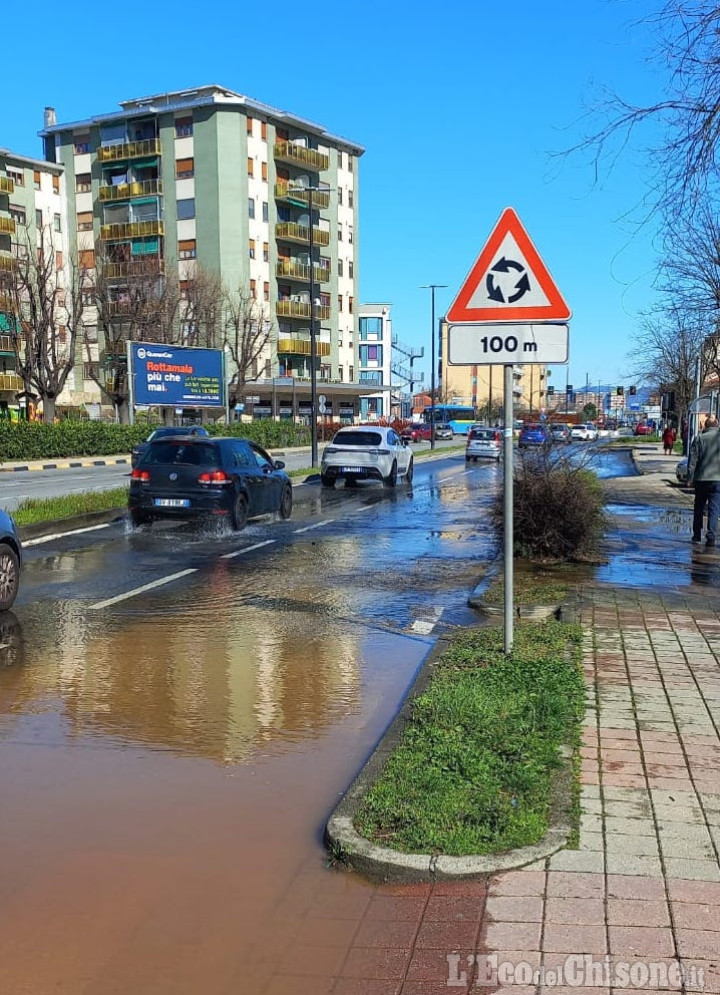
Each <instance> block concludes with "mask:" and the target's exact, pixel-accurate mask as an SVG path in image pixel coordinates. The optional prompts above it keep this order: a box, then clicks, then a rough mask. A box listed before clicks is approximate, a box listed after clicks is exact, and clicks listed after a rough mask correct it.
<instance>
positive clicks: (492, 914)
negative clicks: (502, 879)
mask: <svg viewBox="0 0 720 995" xmlns="http://www.w3.org/2000/svg"><path fill="white" fill-rule="evenodd" d="M485 915H486V917H487V918H488V919H490V920H492V921H494V922H542V918H543V900H542V898H517V897H516V898H500V897H498V898H496V897H494V896H493V897H491V898H489V899H488V901H487V905H486V906H485Z"/></svg>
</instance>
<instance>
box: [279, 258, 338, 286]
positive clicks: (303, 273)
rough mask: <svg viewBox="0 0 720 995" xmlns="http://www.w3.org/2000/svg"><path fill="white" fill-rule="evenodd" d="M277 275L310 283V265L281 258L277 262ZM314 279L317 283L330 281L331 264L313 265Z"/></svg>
mask: <svg viewBox="0 0 720 995" xmlns="http://www.w3.org/2000/svg"><path fill="white" fill-rule="evenodd" d="M276 274H277V276H285V277H288V278H289V279H291V280H299V281H300V282H302V283H310V266H309V265H308V264H307V263H296V262H293V261H292V260H290V259H281V260H280V261H279V262H278V264H277V269H276ZM313 279H314V280H315V282H316V283H328V281H329V280H330V267H329V266H313Z"/></svg>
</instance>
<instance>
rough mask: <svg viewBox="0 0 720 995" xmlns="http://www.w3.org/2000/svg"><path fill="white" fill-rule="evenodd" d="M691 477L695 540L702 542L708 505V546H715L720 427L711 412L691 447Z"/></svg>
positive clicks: (719, 503)
mask: <svg viewBox="0 0 720 995" xmlns="http://www.w3.org/2000/svg"><path fill="white" fill-rule="evenodd" d="M688 480H689V482H690V483H691V484H693V485H694V487H695V504H694V508H693V532H692V541H693V542H702V530H703V520H704V517H705V509H706V508H707V530H706V533H705V541H706V545H707V546H714V545H715V538H716V534H717V525H718V512H720V428H718V420H717V418H716V417H715V416H714V415H710V417H709V418H707V419H706V421H705V427H704V428H703V431H702V432H701V434H700V435H698V436H697V437H696V438H695V439H694V440H693V444H692V446H691V447H690V461H689V464H688Z"/></svg>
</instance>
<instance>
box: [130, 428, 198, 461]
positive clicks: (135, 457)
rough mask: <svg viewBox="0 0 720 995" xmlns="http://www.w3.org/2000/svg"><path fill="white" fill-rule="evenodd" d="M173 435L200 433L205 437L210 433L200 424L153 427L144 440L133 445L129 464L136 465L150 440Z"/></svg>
mask: <svg viewBox="0 0 720 995" xmlns="http://www.w3.org/2000/svg"><path fill="white" fill-rule="evenodd" d="M173 435H202V436H204V437H205V438H207V437H208V436H209V435H210V433H209V432H208V430H207V429H206V428H203V427H202V425H192V426H191V427H190V428H187V427H185V428H175V427H173V426H172V425H168V426H166V427H162V428H154V429H153V430H152V432H151V433H150V435H149V436H148V437H147V439H146V440H145V441H144V442H140V443H139V444H138V445H137V446H133V450H132V452H131V453H130V466H137V465H138V463H139V462H140V460H141V459H142V458H143V456H144V455H145V453H146V452H147V447H148V446H149V445H150V443H151V442H155V440H156V439H167V438H169V437H170V436H173Z"/></svg>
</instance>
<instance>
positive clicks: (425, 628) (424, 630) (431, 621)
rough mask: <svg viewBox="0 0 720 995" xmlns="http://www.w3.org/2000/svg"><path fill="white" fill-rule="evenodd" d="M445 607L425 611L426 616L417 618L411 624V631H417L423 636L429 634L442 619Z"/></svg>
mask: <svg viewBox="0 0 720 995" xmlns="http://www.w3.org/2000/svg"><path fill="white" fill-rule="evenodd" d="M444 611H445V609H444V608H438V607H434V608H428V609H426V610H425V611H424V612H423V615H424V618H418V619H416V620H415V621H414V622H413V624H412V625H411V626H410V632H417V633H419V634H420V635H421V636H429V635H430V633H431V632H432V631H433V629H434V628H435V626H436V625H437V624H438V622H439V621H440V618H441V616H442V613H443V612H444Z"/></svg>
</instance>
